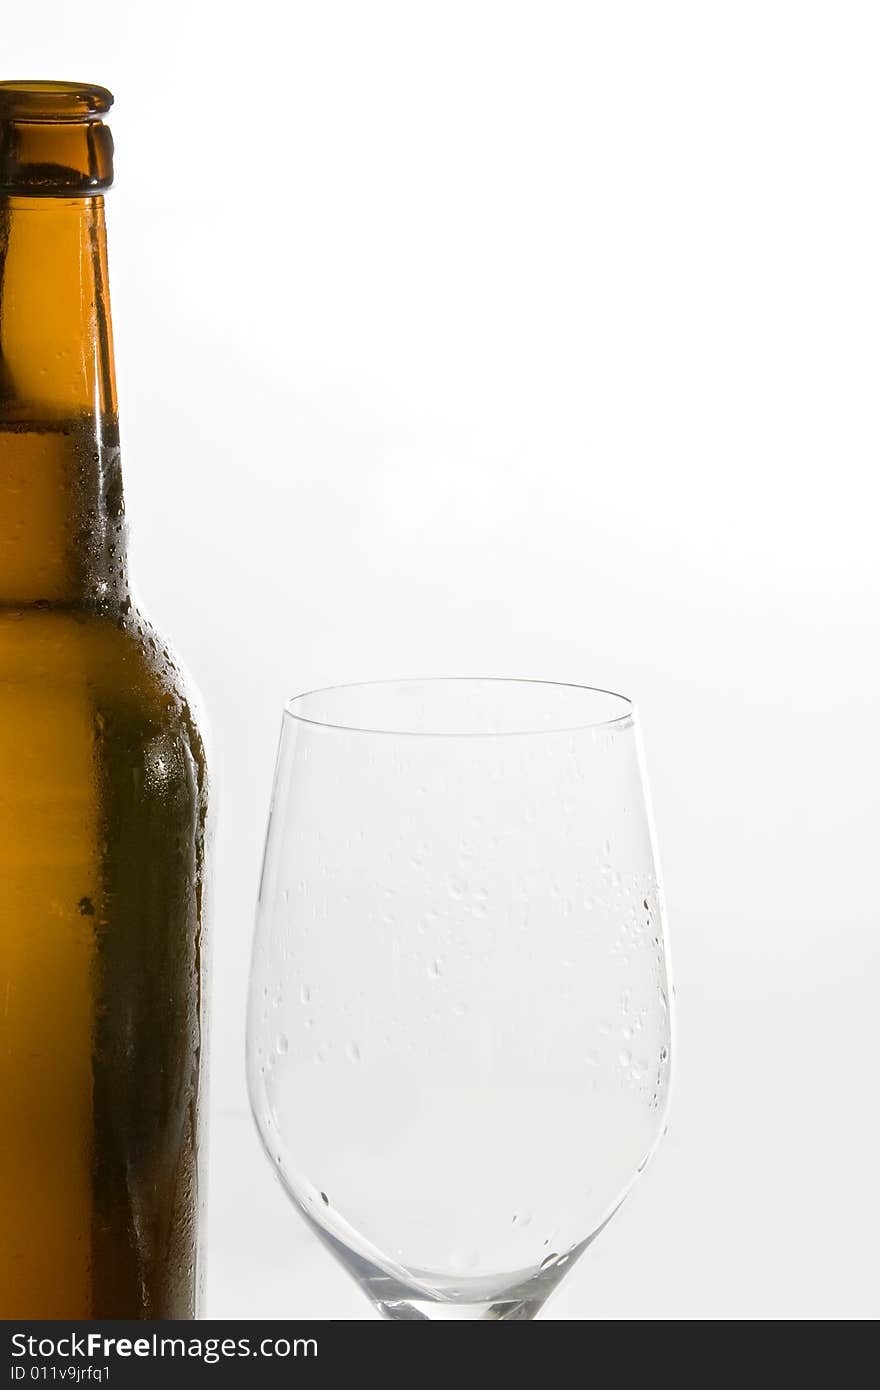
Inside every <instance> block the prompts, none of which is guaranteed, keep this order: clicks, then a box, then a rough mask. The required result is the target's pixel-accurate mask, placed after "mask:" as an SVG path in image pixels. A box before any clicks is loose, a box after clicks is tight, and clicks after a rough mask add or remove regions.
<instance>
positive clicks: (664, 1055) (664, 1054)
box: [660, 1047, 669, 1062]
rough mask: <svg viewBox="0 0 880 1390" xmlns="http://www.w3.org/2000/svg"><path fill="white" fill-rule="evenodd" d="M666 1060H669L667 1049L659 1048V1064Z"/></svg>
mask: <svg viewBox="0 0 880 1390" xmlns="http://www.w3.org/2000/svg"><path fill="white" fill-rule="evenodd" d="M668 1058H669V1048H668V1047H661V1049H660V1061H661V1062H665V1061H667V1060H668Z"/></svg>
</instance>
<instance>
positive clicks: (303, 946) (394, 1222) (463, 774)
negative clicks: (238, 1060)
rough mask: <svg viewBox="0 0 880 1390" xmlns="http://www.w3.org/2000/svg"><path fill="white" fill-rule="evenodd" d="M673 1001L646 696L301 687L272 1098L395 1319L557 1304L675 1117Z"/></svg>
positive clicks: (264, 966) (261, 1017)
mask: <svg viewBox="0 0 880 1390" xmlns="http://www.w3.org/2000/svg"><path fill="white" fill-rule="evenodd" d="M670 994H671V990H670V983H669V974H668V963H667V957H666V945H665V935H664V925H663V909H662V904H661V896H660V887H659V883H658V877H657V863H656V856H655V851H654V846H653V838H652V830H651V821H650V814H649V811H648V806H647V797H646V789H645V783H644V777H643V772H642V762H641V754H640V747H639V738H638V733H637V730H636V725H635V719H634V714H633V709H632V706H631V704H630V702H629V701H628V700H626V699H624V698H623V697H622V696H619V695H613V694H610V693H608V692H607V691H603V690H594V689H589V688H585V687H578V686H571V685H552V684H547V683H544V682H537V681H503V680H476V679H474V680H471V679H460V680H428V681H423V680H415V681H399V682H393V683H378V684H370V685H358V686H346V687H340V688H337V689H331V690H320V691H315V692H312V693H310V694H307V695H301V696H299V697H298V698H297V699H294V700H292V701H291V702H290V704H289V705H288V706H287V708H286V710H285V714H284V720H283V728H282V734H281V746H280V751H279V756H278V764H277V768H276V774H275V788H274V795H273V800H272V809H271V814H270V820H269V831H268V839H267V845H266V857H265V863H264V867H263V877H262V884H261V888H260V897H259V908H258V916H257V927H256V934H255V939H254V952H253V964H252V971H251V982H250V999H249V1016H248V1084H249V1090H250V1097H251V1104H252V1106H253V1112H254V1116H255V1118H256V1122H257V1127H258V1129H259V1132H260V1135H261V1138H262V1141H263V1144H264V1146H265V1150H266V1153H267V1155H268V1156H269V1158H270V1159H271V1161H272V1164H273V1166H274V1167H275V1169H276V1172H277V1173H278V1175H279V1177H280V1178H281V1181H282V1183H283V1184H284V1187H285V1188H286V1190H287V1192H288V1193H289V1195H290V1197H291V1198H292V1199H293V1201H294V1202H295V1204H296V1205H297V1206H298V1208H299V1209H300V1211H301V1212H302V1213H303V1215H304V1216H305V1218H306V1219H307V1221H308V1222H309V1223H310V1225H311V1226H312V1228H313V1229H314V1230H315V1231H316V1232H317V1234H318V1235H319V1236H320V1238H321V1239H322V1240H323V1241H324V1243H325V1244H326V1245H327V1246H328V1247H329V1248H330V1249H331V1250H332V1252H333V1253H334V1254H335V1255H336V1256H337V1257H338V1258H339V1259H340V1260H341V1261H342V1263H343V1264H344V1265H345V1266H346V1268H347V1269H348V1270H349V1271H350V1272H351V1273H352V1274H353V1275H354V1277H355V1278H356V1279H357V1280H358V1281H359V1282H360V1283H361V1285H362V1286H363V1288H364V1290H365V1292H366V1293H367V1294H368V1295H369V1297H370V1298H371V1299H372V1300H373V1302H374V1303H375V1304H376V1306H377V1307H378V1308H379V1309H380V1310H381V1311H382V1313H384V1314H385V1315H386V1316H387V1317H389V1318H394V1319H430V1320H435V1319H437V1320H439V1319H444V1318H447V1319H468V1318H470V1319H490V1320H502V1319H527V1318H533V1317H534V1316H535V1314H536V1313H537V1312H538V1311H539V1309H540V1308H541V1306H542V1304H543V1303H544V1301H545V1299H546V1298H547V1296H548V1294H549V1293H550V1292H551V1291H552V1290H553V1289H554V1288H555V1286H556V1285H557V1284H558V1283H559V1281H560V1279H561V1278H562V1277H563V1275H564V1274H565V1273H566V1271H567V1270H569V1269H571V1267H572V1265H573V1264H574V1262H575V1260H576V1259H577V1258H578V1256H579V1255H580V1254H581V1253H582V1252H583V1250H584V1249H585V1248H586V1247H587V1245H589V1244H590V1242H591V1241H592V1240H593V1238H594V1237H595V1236H596V1235H597V1233H598V1232H599V1231H600V1230H601V1229H602V1227H603V1226H604V1224H605V1223H606V1221H607V1220H608V1219H609V1217H610V1216H611V1214H612V1213H613V1212H614V1211H615V1209H616V1208H617V1207H618V1206H619V1205H620V1202H621V1201H622V1199H623V1197H624V1196H625V1195H626V1193H627V1191H628V1189H629V1188H630V1186H631V1185H632V1183H633V1181H634V1179H635V1177H636V1175H637V1174H638V1173H640V1172H641V1171H642V1170H643V1169H644V1167H645V1166H646V1164H647V1162H648V1160H649V1158H650V1157H651V1155H652V1153H653V1151H654V1149H655V1148H656V1146H657V1143H658V1141H659V1139H660V1136H661V1134H662V1132H663V1129H664V1125H665V1116H666V1108H667V1097H668V1092H669V1072H670V1049H671V1040H670Z"/></svg>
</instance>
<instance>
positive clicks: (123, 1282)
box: [0, 82, 207, 1319]
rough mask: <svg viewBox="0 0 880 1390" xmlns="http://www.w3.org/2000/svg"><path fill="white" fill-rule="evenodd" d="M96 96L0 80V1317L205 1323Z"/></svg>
mask: <svg viewBox="0 0 880 1390" xmlns="http://www.w3.org/2000/svg"><path fill="white" fill-rule="evenodd" d="M112 100H113V98H112V97H111V95H110V93H109V92H107V91H105V90H104V89H103V88H101V87H92V86H86V85H79V84H75V83H62V82H3V83H0V1318H4V1319H12V1318H192V1317H194V1316H196V1315H197V1294H198V1288H199V1254H198V1217H199V1168H198V1142H199V1112H200V1108H201V1082H200V1077H201V1073H202V1061H203V1055H204V1048H205V1033H204V1008H203V1005H204V999H203V981H202V965H203V960H204V949H205V948H204V938H203V931H204V909H205V876H204V852H205V833H206V808H207V783H206V769H205V757H204V751H203V747H202V740H201V738H200V735H199V731H198V728H197V727H196V723H195V719H194V715H193V710H192V704H191V700H190V698H189V697H188V695H187V692H186V689H185V687H184V684H183V681H182V679H181V676H180V673H179V671H178V668H177V667H176V665H175V662H174V658H173V657H172V656H171V654H170V652H169V650H168V647H167V646H166V645H165V643H164V642H163V641H162V639H161V637H159V636H158V635H157V633H156V632H155V631H154V629H153V628H152V627H151V626H150V624H149V622H148V621H147V619H146V618H145V617H144V616H143V614H142V613H141V612H140V611H139V609H138V608H137V607H136V605H135V602H134V600H133V598H132V594H131V590H130V589H129V581H128V570H127V564H126V529H125V520H124V510H123V498H122V475H121V472H120V458H119V432H118V421H117V411H116V385H115V380H114V366H113V341H112V334H111V325H110V300H109V296H108V287H107V256H106V241H105V231H104V190H105V189H106V188H108V187H109V185H110V183H111V180H112V155H113V143H112V139H111V135H110V131H109V129H108V128H107V126H106V125H105V124H104V121H103V119H102V118H103V116H104V115H105V114H106V112H107V111H108V109H109V107H110V105H111V103H112Z"/></svg>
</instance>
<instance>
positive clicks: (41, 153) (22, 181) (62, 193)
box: [0, 81, 113, 198]
mask: <svg viewBox="0 0 880 1390" xmlns="http://www.w3.org/2000/svg"><path fill="white" fill-rule="evenodd" d="M112 105H113V96H112V93H110V92H108V91H107V88H106V87H96V86H93V85H92V84H90V83H87V82H36V81H23V82H0V197H10V196H11V197H16V196H22V197H29V198H57V197H67V198H71V197H73V198H76V197H87V196H89V195H90V194H94V193H100V192H102V191H103V190H104V189H105V188H109V187H110V185H111V183H112V182H113V136H112V135H111V134H110V130H109V128H108V127H107V126H105V125H104V122H103V120H102V117H103V116H104V115H106V113H107V112H108V111H109V110H110V107H111V106H112Z"/></svg>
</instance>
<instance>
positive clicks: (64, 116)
mask: <svg viewBox="0 0 880 1390" xmlns="http://www.w3.org/2000/svg"><path fill="white" fill-rule="evenodd" d="M112 105H113V93H112V92H108V90H107V88H106V87H96V86H94V85H93V84H91V83H89V82H25V81H22V82H0V121H16V122H18V121H22V122H30V121H36V122H46V121H49V122H53V123H54V122H77V123H79V122H82V121H96V120H100V119H101V117H102V116H104V115H106V114H107V112H108V111H109V110H110V107H111V106H112Z"/></svg>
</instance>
